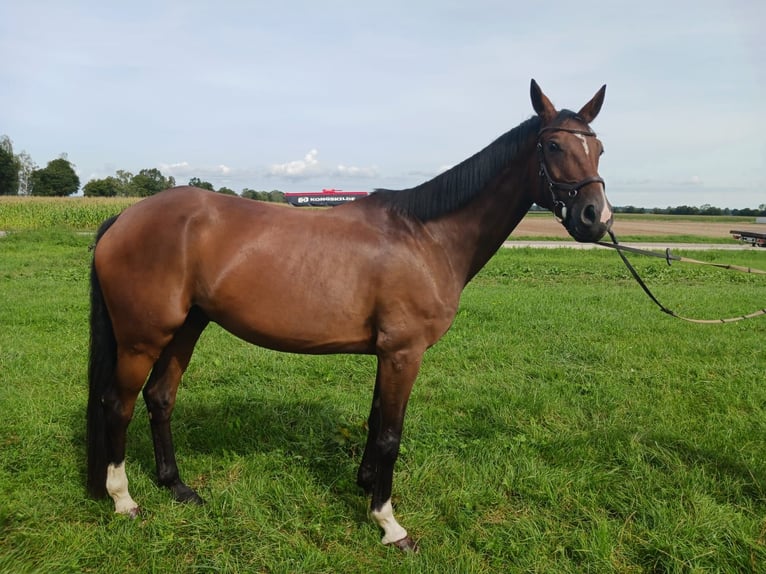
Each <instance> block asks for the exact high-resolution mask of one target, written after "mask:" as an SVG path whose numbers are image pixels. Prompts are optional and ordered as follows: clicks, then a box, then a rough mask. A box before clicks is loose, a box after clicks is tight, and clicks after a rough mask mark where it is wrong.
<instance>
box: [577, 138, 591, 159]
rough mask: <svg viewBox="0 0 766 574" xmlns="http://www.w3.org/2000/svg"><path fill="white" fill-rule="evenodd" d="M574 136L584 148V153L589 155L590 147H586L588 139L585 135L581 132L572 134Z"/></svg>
mask: <svg viewBox="0 0 766 574" xmlns="http://www.w3.org/2000/svg"><path fill="white" fill-rule="evenodd" d="M574 136H575V137H576V138H577V139H578V140H580V143H581V144H582V149H584V150H585V155H590V149H588V140H587V139H586V137H585V136H584V135H582V134H574Z"/></svg>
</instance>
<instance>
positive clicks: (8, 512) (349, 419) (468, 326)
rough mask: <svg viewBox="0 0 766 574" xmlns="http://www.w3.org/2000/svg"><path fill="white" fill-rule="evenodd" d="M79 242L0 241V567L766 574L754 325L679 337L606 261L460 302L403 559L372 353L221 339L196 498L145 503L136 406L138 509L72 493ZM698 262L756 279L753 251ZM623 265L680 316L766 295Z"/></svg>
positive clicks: (199, 450) (757, 257)
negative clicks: (383, 477) (380, 506)
mask: <svg viewBox="0 0 766 574" xmlns="http://www.w3.org/2000/svg"><path fill="white" fill-rule="evenodd" d="M2 227H3V226H2V225H1V224H0V228H2ZM75 227H77V226H75ZM91 242H92V236H89V235H80V234H75V233H72V232H71V231H68V230H58V231H51V230H43V231H23V232H17V233H12V234H9V235H8V236H6V237H4V238H0V301H1V302H2V303H0V409H1V412H2V417H1V418H0V572H3V573H5V572H8V573H25V572H280V573H281V572H284V573H288V572H289V573H293V572H327V573H330V572H352V573H353V572H360V573H369V572H376V573H377V572H384V573H385V572H392V573H393V572H434V573H451V572H456V573H472V572H475V573H479V572H556V573H559V572H565V573H566V572H572V573H575V572H604V573H607V572H766V384H765V383H766V380H764V379H765V377H764V373H765V369H764V367H765V366H766V360H765V357H764V351H763V348H764V347H763V342H764V335H766V319H756V320H752V321H748V322H741V323H737V324H733V325H725V326H696V325H689V324H686V323H682V322H680V321H676V320H674V319H672V318H669V317H667V316H665V315H663V314H662V313H660V312H659V311H657V310H656V309H655V308H654V307H653V306H652V305H651V303H650V302H649V301H648V300H647V299H646V298H645V297H644V295H643V293H641V291H640V290H639V288H638V287H637V286H636V285H635V284H633V283H632V282H631V279H630V278H629V276H628V274H627V272H626V271H625V270H624V268H623V267H622V266H621V263H620V262H619V260H618V258H617V256H616V254H614V253H611V252H605V251H587V252H574V251H571V250H564V249H562V250H539V251H536V250H530V249H516V250H504V251H501V252H500V253H498V255H497V256H496V257H495V258H494V259H493V260H492V261H491V262H490V264H489V265H488V266H487V267H486V268H485V269H484V270H483V271H482V272H481V273H480V274H479V275H478V276H477V278H476V279H475V280H474V281H473V282H472V283H471V284H470V285H469V286H468V288H467V289H466V291H465V294H464V298H463V301H462V304H461V309H460V311H459V313H458V316H457V318H456V321H455V325H454V327H453V329H452V330H451V331H450V332H449V333H448V334H447V336H445V338H444V339H443V340H442V341H441V342H440V343H439V344H438V345H437V346H435V347H434V348H433V349H431V350H430V351H429V352H428V353H427V355H426V360H425V362H424V365H423V368H422V370H421V374H420V377H419V379H418V381H417V383H416V385H415V390H414V392H413V396H412V399H411V401H410V407H409V409H408V416H407V420H406V423H405V435H404V440H403V448H402V454H401V457H400V460H399V463H398V465H397V470H396V474H395V479H394V492H395V494H394V502H395V505H396V508H397V512H398V517H399V519H400V521H401V522H402V523H403V525H404V526H406V527H407V528H408V529H409V530H410V531H411V533H412V534H413V536H414V537H415V538H417V539H418V540H419V545H420V548H421V552H420V553H419V554H418V555H416V556H407V555H402V554H400V553H399V552H398V551H396V550H394V549H391V548H386V547H383V546H382V545H380V543H379V537H380V532H379V531H378V529H377V527H376V526H374V525H373V523H372V522H371V521H370V519H369V518H368V516H367V506H368V501H367V499H366V498H365V497H363V496H362V495H361V494H360V492H359V491H358V489H357V488H356V486H355V483H354V478H355V473H356V467H357V465H358V463H359V461H360V457H361V452H360V451H361V449H362V447H363V441H364V436H365V434H364V433H365V431H364V426H363V425H364V421H365V418H366V415H367V412H368V409H369V401H370V398H371V391H372V383H373V377H374V361H373V359H371V358H369V357H354V356H332V357H305V356H297V355H284V354H277V353H273V352H269V351H265V350H262V349H259V348H256V347H252V346H249V345H247V344H245V343H243V342H241V341H239V340H237V339H235V338H233V337H231V336H229V335H228V334H227V333H225V332H223V331H222V330H220V329H219V328H216V327H214V326H212V327H210V328H209V329H208V330H207V331H206V332H205V334H204V335H203V338H202V340H201V341H200V344H199V346H198V348H197V352H196V354H195V357H194V358H193V360H192V364H191V366H190V368H189V371H188V373H187V375H186V377H185V380H184V382H183V384H182V386H181V390H180V392H179V401H178V406H177V408H176V412H175V417H174V430H175V439H176V444H177V448H178V456H179V464H180V467H181V472H182V475H183V476H184V477H185V478H186V480H187V481H188V482H189V483H190V484H191V485H192V486H194V487H195V488H197V489H198V490H199V492H200V493H201V494H202V496H203V497H204V498H205V499H206V500H207V504H206V505H205V506H203V507H187V506H183V505H179V504H176V503H174V502H172V501H171V500H170V496H169V494H168V493H167V492H166V491H164V490H161V489H159V488H158V487H156V486H155V483H154V460H153V454H152V449H151V438H150V435H149V429H148V421H147V417H146V412H145V409H144V408H143V405H139V407H138V408H137V410H136V417H135V419H134V421H133V423H132V425H131V427H130V430H129V439H128V440H129V444H128V466H127V469H128V475H129V478H130V480H131V492H132V494H133V496H134V498H136V500H137V502H138V503H139V504H140V505H141V506H142V507H143V514H142V516H141V517H140V518H139V519H138V520H135V521H131V520H129V519H127V518H124V517H121V516H115V515H114V514H113V513H112V504H111V502H110V501H92V500H89V499H88V498H87V497H86V495H85V489H84V469H83V464H84V434H85V433H84V422H85V421H84V409H85V402H86V380H85V372H86V359H87V357H86V353H87V340H88V333H87V314H88V304H87V277H88V266H89V260H90V253H89V252H88V245H89V244H90V243H91ZM693 256H694V257H696V258H703V257H704V258H705V259H708V260H727V261H730V262H732V263H738V264H743V265H751V266H753V267H759V268H764V267H766V260H764V257H766V252H764V250H752V251H747V252H736V253H732V252H726V253H724V252H706V253H704V254H703V253H697V254H694V255H693ZM635 263H636V266H637V267H638V268H639V270H640V271H641V273H643V274H644V275H645V277H646V279H647V281H648V282H649V284H650V285H651V286H652V288H653V289H655V290H656V292H657V294H658V295H659V296H660V297H662V298H663V299H664V300H665V302H666V304H667V305H668V306H669V307H671V308H673V309H675V310H677V311H678V312H680V313H684V314H687V315H692V316H706V317H718V316H727V315H732V314H737V313H742V312H749V311H752V310H754V309H756V308H760V307H763V306H764V299H766V286H765V285H764V280H763V277H758V276H752V275H741V274H734V273H729V272H725V271H720V270H716V269H707V268H701V267H690V266H683V265H676V266H673V267H668V266H667V265H666V264H665V263H664V262H662V261H659V260H639V259H637V260H636V261H635Z"/></svg>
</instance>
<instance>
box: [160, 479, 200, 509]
mask: <svg viewBox="0 0 766 574" xmlns="http://www.w3.org/2000/svg"><path fill="white" fill-rule="evenodd" d="M168 488H170V491H171V492H172V493H173V498H175V500H176V502H184V503H190V504H204V503H205V501H204V500H202V498H201V497H200V495H199V494H197V493H196V492H194V490H192V489H191V488H189V487H188V486H186V485H185V484H184V483H183V482H180V481H179V482H177V483H175V484H171V485H170V486H169V487H168Z"/></svg>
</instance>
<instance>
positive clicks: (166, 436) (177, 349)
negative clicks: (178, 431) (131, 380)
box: [144, 307, 208, 504]
mask: <svg viewBox="0 0 766 574" xmlns="http://www.w3.org/2000/svg"><path fill="white" fill-rule="evenodd" d="M207 324H208V319H207V317H206V316H205V315H204V314H203V313H202V311H201V310H199V309H198V308H196V307H193V308H192V310H191V311H190V312H189V315H188V316H187V317H186V321H185V322H184V324H183V326H182V327H181V328H180V329H179V330H178V331H177V332H176V334H175V336H174V337H173V339H172V340H171V342H170V343H169V344H168V345H167V346H166V347H165V349H164V350H163V351H162V354H161V355H160V357H159V359H158V360H157V362H156V363H155V365H154V369H152V374H151V375H150V376H149V381H148V382H147V384H146V386H145V387H144V401H145V402H146V406H147V409H148V411H149V421H150V423H151V428H152V440H153V442H154V459H155V462H156V463H157V481H158V482H159V484H160V485H161V486H166V487H168V488H169V489H170V490H171V492H172V493H173V497H174V498H175V499H176V500H177V501H179V502H195V503H198V504H201V503H202V499H201V498H200V497H199V495H198V494H197V493H196V492H194V490H192V489H191V488H189V487H188V486H187V485H186V484H184V483H183V481H181V477H180V475H179V472H178V465H177V463H176V455H175V448H174V447H173V436H172V433H171V430H170V417H171V414H172V412H173V407H174V406H175V402H176V391H177V390H178V385H179V383H180V381H181V376H182V375H183V373H184V371H185V370H186V367H187V366H188V365H189V360H190V359H191V356H192V352H193V351H194V345H195V344H196V343H197V340H198V339H199V336H200V335H201V334H202V331H203V330H204V329H205V327H206V326H207Z"/></svg>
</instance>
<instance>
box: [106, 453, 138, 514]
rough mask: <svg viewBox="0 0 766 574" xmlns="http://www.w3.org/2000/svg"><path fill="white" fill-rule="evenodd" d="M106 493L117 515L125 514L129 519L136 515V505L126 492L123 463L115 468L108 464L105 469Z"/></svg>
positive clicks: (126, 480)
mask: <svg viewBox="0 0 766 574" xmlns="http://www.w3.org/2000/svg"><path fill="white" fill-rule="evenodd" d="M106 491H107V492H108V493H109V496H111V497H112V499H113V500H114V511H115V512H116V513H117V514H127V515H129V516H131V517H133V516H135V515H136V514H137V513H138V505H137V504H136V503H135V502H134V501H133V499H132V498H131V497H130V493H129V492H128V475H127V474H125V461H122V462H121V463H120V464H118V465H117V466H115V465H114V464H110V465H109V466H108V467H107V469H106Z"/></svg>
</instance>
